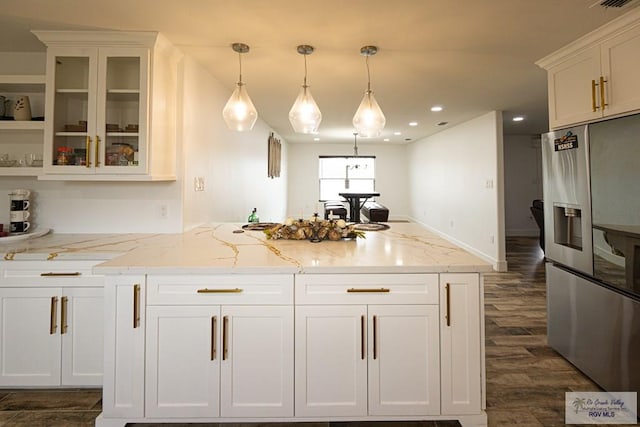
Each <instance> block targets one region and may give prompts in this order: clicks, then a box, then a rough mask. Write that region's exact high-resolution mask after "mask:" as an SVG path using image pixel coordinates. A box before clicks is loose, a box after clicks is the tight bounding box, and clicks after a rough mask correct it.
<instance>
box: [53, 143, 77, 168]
mask: <svg viewBox="0 0 640 427" xmlns="http://www.w3.org/2000/svg"><path fill="white" fill-rule="evenodd" d="M56 152H57V156H56V165H58V166H66V165H75V163H76V156H75V155H74V154H73V148H71V147H58V149H57V150H56Z"/></svg>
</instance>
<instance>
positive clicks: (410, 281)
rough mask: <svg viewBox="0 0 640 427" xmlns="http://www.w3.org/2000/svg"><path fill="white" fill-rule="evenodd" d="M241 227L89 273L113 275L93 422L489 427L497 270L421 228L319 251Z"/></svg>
mask: <svg viewBox="0 0 640 427" xmlns="http://www.w3.org/2000/svg"><path fill="white" fill-rule="evenodd" d="M238 228H239V226H238V225H236V224H221V225H215V226H210V227H204V226H203V227H201V228H199V229H196V230H194V231H193V232H190V233H185V234H182V235H179V236H167V237H166V239H164V240H163V241H162V242H156V244H155V245H153V246H152V247H148V248H141V249H140V250H136V251H132V252H129V253H128V254H127V255H126V256H123V257H120V258H115V259H112V260H110V261H107V262H105V263H102V264H100V265H99V266H96V267H95V268H94V271H95V272H96V273H97V274H102V275H104V276H105V287H104V310H105V329H104V336H105V345H104V349H105V352H104V386H103V404H102V408H103V412H102V414H101V415H100V416H99V417H98V419H97V420H96V425H97V426H98V427H115V426H119V427H122V426H124V425H125V424H126V423H161V422H169V423H176V422H188V423H197V422H205V423H225V422H236V423H237V422H261V423H264V422H279V423H283V422H304V421H385V420H388V421H402V420H407V421H408V420H459V421H460V423H461V424H462V425H463V426H467V427H468V426H474V427H475V426H486V425H487V417H486V413H485V411H484V409H485V403H484V402H485V369H484V310H483V280H482V273H483V272H486V271H491V266H490V264H488V263H486V262H484V261H483V260H480V259H479V258H477V257H475V256H473V255H471V254H469V253H467V252H465V251H464V250H462V249H460V248H458V247H456V246H455V245H452V244H451V243H449V242H447V241H445V240H443V239H442V238H440V237H438V236H435V235H434V234H432V233H430V232H429V231H427V230H425V229H424V228H422V227H420V226H418V225H416V224H397V225H396V224H394V226H393V227H392V228H391V229H387V230H384V231H378V232H375V233H367V236H366V239H357V240H351V241H346V242H323V243H320V244H311V243H309V242H307V241H287V240H275V241H274V240H270V239H267V238H266V237H265V235H264V234H263V233H251V232H246V233H234V230H236V229H238Z"/></svg>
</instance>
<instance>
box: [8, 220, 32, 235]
mask: <svg viewBox="0 0 640 427" xmlns="http://www.w3.org/2000/svg"><path fill="white" fill-rule="evenodd" d="M29 228H31V223H30V222H29V221H18V222H12V223H11V232H12V233H26V232H27V231H28V230H29Z"/></svg>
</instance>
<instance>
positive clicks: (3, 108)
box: [0, 95, 11, 117]
mask: <svg viewBox="0 0 640 427" xmlns="http://www.w3.org/2000/svg"><path fill="white" fill-rule="evenodd" d="M10 103H11V100H10V99H8V98H7V97H6V96H2V95H0V117H4V116H6V115H7V110H8V107H9V104H10Z"/></svg>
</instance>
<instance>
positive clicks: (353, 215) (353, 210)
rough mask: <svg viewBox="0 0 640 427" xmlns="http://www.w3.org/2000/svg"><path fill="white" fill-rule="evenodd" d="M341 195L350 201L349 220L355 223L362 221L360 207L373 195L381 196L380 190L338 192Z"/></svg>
mask: <svg viewBox="0 0 640 427" xmlns="http://www.w3.org/2000/svg"><path fill="white" fill-rule="evenodd" d="M338 195H339V196H340V197H343V198H344V199H345V200H347V202H348V203H349V221H351V222H353V223H359V222H361V221H360V209H361V208H362V206H364V204H365V203H366V202H367V200H369V199H370V198H371V197H379V196H380V193H378V192H368V193H351V192H343V193H338Z"/></svg>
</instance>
